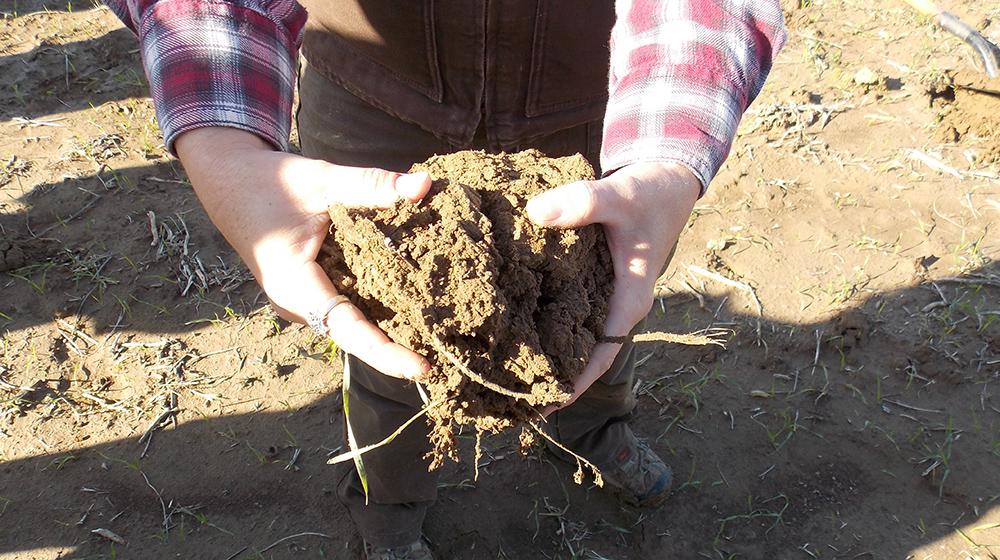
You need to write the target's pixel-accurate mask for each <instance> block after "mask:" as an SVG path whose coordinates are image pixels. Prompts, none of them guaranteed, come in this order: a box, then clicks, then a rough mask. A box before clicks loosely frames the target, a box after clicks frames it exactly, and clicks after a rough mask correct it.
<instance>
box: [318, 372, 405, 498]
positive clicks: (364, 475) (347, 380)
mask: <svg viewBox="0 0 1000 560" xmlns="http://www.w3.org/2000/svg"><path fill="white" fill-rule="evenodd" d="M350 388H351V356H350V354H347V353H345V354H344V381H343V383H341V391H342V393H343V396H344V424H346V425H347V448H348V449H350V452H349V453H347V454H346V455H347V456H348V458H351V459H354V468H355V469H357V471H358V476H359V477H360V478H361V488H362V489H363V490H364V491H365V505H368V472H367V471H366V470H365V463H364V462H363V461H362V460H361V453H363V451H361V452H358V440H357V438H355V437H354V429H353V428H352V427H351V409H350V401H349V398H348V391H350ZM405 426H406V424H404V427H405ZM401 431H402V428H400V429H399V430H396V432H393V436H391V437H395V433H398V432H401ZM341 456H342V455H338V456H337V457H334V458H333V459H331V460H329V461H327V463H329V464H333V463H339V462H340V461H343V460H346V458H344V459H340V457H341ZM337 459H340V460H337Z"/></svg>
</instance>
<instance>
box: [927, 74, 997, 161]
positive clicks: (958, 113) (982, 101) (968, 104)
mask: <svg viewBox="0 0 1000 560" xmlns="http://www.w3.org/2000/svg"><path fill="white" fill-rule="evenodd" d="M949 78H950V79H949V81H950V84H949V85H950V88H951V91H950V92H949V94H948V95H939V96H938V97H939V98H941V99H942V100H943V103H942V111H941V113H940V118H941V126H940V127H939V128H938V138H939V139H940V140H942V141H944V142H960V141H961V142H965V143H968V144H969V145H970V146H972V147H974V148H976V149H977V151H978V152H979V154H978V158H979V162H980V163H982V164H987V165H988V164H991V163H996V162H1000V134H998V133H997V131H998V130H1000V79H995V80H986V79H985V78H982V77H980V76H978V75H975V76H973V75H969V74H968V73H959V74H957V75H955V76H954V77H949ZM930 94H931V97H932V100H933V99H934V98H935V97H934V92H930Z"/></svg>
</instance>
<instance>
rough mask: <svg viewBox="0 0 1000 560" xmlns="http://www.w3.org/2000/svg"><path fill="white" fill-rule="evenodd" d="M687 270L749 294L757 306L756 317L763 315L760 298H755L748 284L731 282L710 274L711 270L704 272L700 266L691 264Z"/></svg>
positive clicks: (728, 279) (719, 275)
mask: <svg viewBox="0 0 1000 560" xmlns="http://www.w3.org/2000/svg"><path fill="white" fill-rule="evenodd" d="M687 269H688V270H690V271H691V272H693V273H695V274H698V275H701V276H704V277H706V278H709V279H711V280H715V281H716V282H718V283H720V284H723V285H725V286H729V287H731V288H736V289H737V290H741V291H744V292H746V293H748V294H750V297H752V298H753V302H754V305H756V306H757V315H763V314H764V306H763V305H761V303H760V298H758V297H757V292H755V291H754V289H753V288H752V287H750V285H749V284H744V283H743V282H737V281H736V280H733V279H731V278H726V277H725V276H723V275H721V274H719V273H717V272H712V271H711V270H705V269H704V268H702V267H700V266H695V265H693V264H689V265H687Z"/></svg>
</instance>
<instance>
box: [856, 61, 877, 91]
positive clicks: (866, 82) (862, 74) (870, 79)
mask: <svg viewBox="0 0 1000 560" xmlns="http://www.w3.org/2000/svg"><path fill="white" fill-rule="evenodd" d="M880 81H881V78H880V77H879V75H878V74H877V73H875V71H874V70H872V69H871V68H869V67H867V66H864V67H862V68H861V70H858V71H857V73H855V74H854V83H856V84H858V85H862V86H873V85H876V84H878V83H879V82H880Z"/></svg>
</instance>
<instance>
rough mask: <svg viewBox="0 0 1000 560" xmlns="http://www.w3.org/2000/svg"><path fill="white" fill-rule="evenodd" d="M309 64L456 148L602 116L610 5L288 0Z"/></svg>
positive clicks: (584, 0) (513, 140)
mask: <svg viewBox="0 0 1000 560" xmlns="http://www.w3.org/2000/svg"><path fill="white" fill-rule="evenodd" d="M300 1H301V2H302V4H303V5H304V6H305V7H306V9H307V10H308V11H309V20H308V23H307V24H306V32H305V39H304V42H303V46H302V51H303V55H304V56H305V57H306V59H307V60H308V61H309V64H310V66H312V67H313V68H315V69H317V70H318V71H319V72H321V73H322V74H324V75H326V76H327V77H329V78H331V79H333V80H334V81H335V82H337V83H339V84H341V85H342V86H343V87H345V88H346V89H348V90H349V91H351V92H352V93H354V94H355V95H358V96H359V97H361V98H362V99H365V100H366V101H368V102H369V103H371V104H373V105H375V106H377V107H380V108H381V109H383V110H385V111H387V112H388V113H390V114H393V115H395V116H397V117H399V118H401V119H403V120H405V121H409V122H413V123H416V124H417V125H419V126H420V127H422V128H424V129H425V130H428V131H430V132H432V133H434V134H435V135H437V136H439V137H441V138H443V139H445V140H447V141H449V142H451V143H453V144H455V145H457V146H463V145H468V144H469V143H470V142H471V141H472V138H473V136H474V134H475V133H476V129H477V128H478V127H479V126H480V121H481V120H482V119H485V122H484V123H483V124H485V127H484V128H485V130H486V132H487V134H488V141H489V143H490V144H491V145H492V146H496V147H497V148H499V149H507V148H509V147H511V146H514V145H516V144H518V143H520V142H522V141H524V140H527V139H530V138H531V137H533V136H538V135H542V134H548V133H551V132H554V131H556V130H560V129H563V128H568V127H570V126H575V125H578V124H581V123H584V122H588V121H593V120H598V119H601V118H603V116H604V110H605V105H606V103H607V98H608V95H607V82H608V59H609V52H608V40H609V38H610V35H611V26H612V25H613V24H614V19H615V14H614V0H300Z"/></svg>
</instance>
